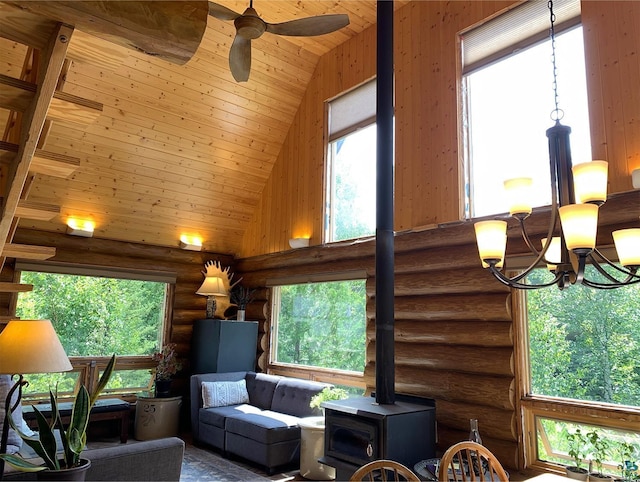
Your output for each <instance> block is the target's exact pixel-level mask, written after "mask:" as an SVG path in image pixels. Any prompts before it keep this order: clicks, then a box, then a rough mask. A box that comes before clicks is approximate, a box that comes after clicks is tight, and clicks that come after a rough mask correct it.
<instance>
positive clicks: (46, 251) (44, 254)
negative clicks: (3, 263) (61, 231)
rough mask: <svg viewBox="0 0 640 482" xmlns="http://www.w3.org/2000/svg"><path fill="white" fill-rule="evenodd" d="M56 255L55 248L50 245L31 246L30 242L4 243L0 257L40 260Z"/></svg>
mask: <svg viewBox="0 0 640 482" xmlns="http://www.w3.org/2000/svg"><path fill="white" fill-rule="evenodd" d="M55 255H56V248H54V247H51V246H33V245H31V244H13V243H11V244H6V245H5V246H4V249H3V250H2V257H4V258H17V259H30V260H37V261H42V260H45V259H49V258H53V257H54V256H55Z"/></svg>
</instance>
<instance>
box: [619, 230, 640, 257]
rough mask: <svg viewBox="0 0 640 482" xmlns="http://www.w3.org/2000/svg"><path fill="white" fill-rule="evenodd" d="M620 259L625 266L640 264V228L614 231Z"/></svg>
mask: <svg viewBox="0 0 640 482" xmlns="http://www.w3.org/2000/svg"><path fill="white" fill-rule="evenodd" d="M613 242H614V243H615V245H616V251H617V253H618V259H619V260H620V264H621V265H623V266H640V228H632V229H621V230H619V231H614V232H613Z"/></svg>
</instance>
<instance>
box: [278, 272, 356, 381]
mask: <svg viewBox="0 0 640 482" xmlns="http://www.w3.org/2000/svg"><path fill="white" fill-rule="evenodd" d="M358 280H361V281H364V283H365V286H366V281H367V275H366V271H362V270H353V271H346V272H339V273H331V274H326V273H324V274H320V275H313V274H305V275H300V276H290V277H284V278H277V279H271V280H267V282H266V286H267V288H268V289H269V291H270V292H271V296H270V298H271V304H270V307H271V324H270V333H269V353H268V357H267V371H268V372H269V373H272V374H274V375H281V376H288V377H296V378H303V379H308V380H314V381H319V382H325V383H332V384H334V385H345V386H349V387H355V388H360V389H363V390H364V389H366V383H365V380H364V367H363V370H362V372H357V371H351V370H340V369H332V368H324V367H313V366H306V365H296V364H293V363H285V362H279V361H276V360H275V354H276V353H277V347H278V340H277V336H278V315H279V311H280V300H281V298H280V290H279V289H278V288H280V287H281V286H290V285H296V284H304V283H330V282H335V281H358ZM365 296H366V298H367V299H368V296H367V295H366V294H365ZM365 337H366V325H365ZM363 350H364V352H365V362H366V339H365V347H364V348H363Z"/></svg>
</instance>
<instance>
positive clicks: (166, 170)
mask: <svg viewBox="0 0 640 482" xmlns="http://www.w3.org/2000/svg"><path fill="white" fill-rule="evenodd" d="M58 3H59V4H60V5H59V6H57V4H58ZM85 3H87V4H89V3H93V4H94V7H95V5H97V6H98V7H99V8H100V15H102V17H101V18H100V19H99V21H96V19H90V18H89V15H88V14H87V13H86V12H84V11H83V10H82V5H83V4H85ZM218 3H220V4H221V5H224V6H225V7H228V8H230V9H232V10H234V11H235V12H239V13H241V12H243V11H244V9H245V8H246V7H247V6H248V5H247V2H245V1H238V0H221V1H220V2H218ZM402 3H406V2H402ZM66 4H71V5H73V7H71V10H69V9H68V8H67V7H66V6H65V5H66ZM117 4H125V5H126V4H129V6H133V5H134V4H141V5H144V9H143V12H144V16H145V19H144V22H146V25H147V26H146V27H145V28H147V29H148V30H147V31H145V30H144V28H139V29H138V30H139V31H138V32H137V33H136V35H137V36H138V38H140V37H141V35H142V36H144V37H145V38H146V39H147V40H148V41H149V42H148V45H142V46H141V44H137V43H136V41H135V39H134V40H133V41H131V40H127V35H129V34H128V33H127V32H125V31H126V30H135V27H132V26H131V24H132V23H135V22H136V21H137V19H136V18H135V15H133V14H131V12H130V11H124V13H123V12H122V11H121V12H117V9H116V14H114V13H113V12H114V8H113V7H114V5H117ZM154 4H155V5H154ZM162 4H165V5H167V4H177V5H179V6H180V7H179V8H181V9H182V10H181V12H182V13H184V15H185V17H188V18H187V20H185V21H184V24H185V25H186V24H188V28H187V27H185V25H182V24H181V17H180V16H175V15H173V16H169V17H168V18H170V20H167V19H162V18H159V17H160V15H159V14H158V11H156V9H157V8H159V7H157V5H162ZM187 5H191V6H193V9H192V10H189V11H187V10H185V9H186V6H187ZM253 6H254V8H255V9H256V10H257V11H258V13H259V14H260V16H261V17H262V18H263V19H264V20H265V21H267V22H269V23H278V22H284V21H287V20H293V19H297V18H303V17H307V16H314V15H324V14H335V13H346V14H348V15H349V19H350V24H349V25H348V26H347V27H345V28H342V29H340V30H339V31H336V32H334V33H330V34H326V35H321V36H317V37H285V36H277V35H273V34H270V33H265V34H264V35H263V36H262V37H260V38H259V39H256V40H254V41H253V43H252V66H251V74H250V77H249V80H248V82H244V83H238V82H236V81H235V80H234V79H233V77H232V76H231V73H230V70H229V64H228V54H229V49H230V47H231V44H232V42H233V39H234V35H235V28H234V25H233V22H232V21H223V20H219V19H217V18H213V17H212V16H210V15H206V12H207V10H208V5H207V3H206V2H203V1H197V2H115V1H112V2H42V3H41V4H40V5H38V3H37V2H35V3H34V2H0V74H1V75H0V122H1V123H2V125H4V126H5V129H4V136H3V139H2V144H0V160H1V161H2V174H3V181H4V185H3V186H2V195H3V201H4V203H3V210H4V211H3V218H2V221H0V243H1V242H4V243H5V244H4V246H5V251H4V252H3V255H4V256H9V257H10V256H11V254H12V251H11V249H10V248H11V245H10V243H11V239H12V233H13V231H14V230H15V228H16V226H19V227H25V228H35V229H41V230H46V231H57V232H65V230H66V224H65V223H66V221H67V219H68V218H69V217H77V218H80V219H91V220H93V221H94V222H95V233H94V237H99V238H105V239H114V240H121V241H128V242H138V243H150V244H155V245H160V246H177V245H178V239H179V237H180V235H181V234H192V235H199V236H201V237H202V239H203V241H204V248H205V249H207V250H210V251H214V252H221V253H231V254H233V253H236V252H237V251H238V249H239V246H240V243H241V238H242V236H243V233H244V231H245V229H246V227H247V225H248V223H249V222H250V219H251V217H252V215H253V214H254V209H255V207H256V205H257V203H258V200H259V197H260V194H261V192H262V189H263V187H264V185H265V183H266V181H267V179H268V177H269V175H270V173H271V170H272V167H273V164H274V162H275V160H276V158H277V156H278V153H279V151H280V148H281V146H282V143H283V141H284V139H285V136H286V135H287V131H288V129H289V126H290V125H291V122H292V120H293V118H294V115H295V113H296V111H297V109H298V105H299V104H300V101H301V99H302V96H303V94H304V92H305V89H306V86H307V83H308V82H309V80H310V78H311V77H312V75H313V73H314V69H315V67H316V64H317V62H318V59H319V58H320V56H322V55H323V54H325V53H327V52H328V51H330V50H331V49H333V48H335V47H336V46H337V45H339V44H341V43H342V42H344V41H346V40H347V39H349V38H350V37H352V36H355V35H357V34H358V33H359V32H362V31H363V30H364V29H366V28H368V27H370V26H371V25H373V24H375V22H376V2H375V1H373V0H334V1H326V0H302V1H290V0H278V1H270V0H262V1H260V0H256V2H255V4H254V5H253ZM63 7H64V8H63ZM203 11H204V13H203ZM182 13H181V14H180V15H182ZM114 15H115V17H113V16H114ZM109 16H112V17H113V18H109ZM117 16H120V17H121V18H116V17H117ZM58 22H64V24H62V25H60V24H59V23H58ZM110 22H112V23H110ZM163 22H168V23H167V24H163ZM202 22H205V24H204V25H202V30H203V33H202V37H201V39H200V40H199V41H198V38H197V37H198V35H197V33H194V32H195V31H196V30H197V27H198V24H199V23H202ZM65 24H68V26H67V25H65ZM149 24H152V25H154V27H155V31H152V30H153V29H150V28H149V27H148V25H149ZM104 25H106V27H105V26H104ZM74 26H75V28H74ZM192 26H195V28H194V30H193V31H192V30H190V29H191V27H192ZM59 29H60V30H59ZM100 30H102V31H100ZM52 32H58V33H57V37H53V39H54V40H53V41H52V40H50V37H51V35H52ZM89 32H91V33H89ZM123 32H125V33H123ZM60 35H65V36H67V39H68V38H70V41H64V42H60ZM181 36H183V37H184V39H180V38H179V37H181ZM134 37H135V35H134ZM56 38H57V39H58V40H57V41H56ZM123 38H124V39H125V40H124V41H123ZM129 38H131V35H129ZM174 40H176V42H177V43H178V44H180V43H181V40H184V42H183V45H180V47H181V49H174V50H171V49H168V53H166V52H165V53H163V54H161V55H156V56H154V55H150V54H148V53H145V52H143V51H142V50H144V51H146V52H152V53H153V49H154V48H155V47H157V46H159V45H162V46H164V44H171V42H172V41H174ZM123 44H128V46H123ZM131 44H133V46H132V45H131ZM189 49H192V50H193V54H192V55H190V56H189V54H188V53H187V54H185V51H188V50H189ZM187 57H188V58H187ZM5 238H6V241H5ZM15 249H19V247H15ZM34 256H35V255H34ZM42 256H44V254H42Z"/></svg>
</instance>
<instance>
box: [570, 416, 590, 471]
mask: <svg viewBox="0 0 640 482" xmlns="http://www.w3.org/2000/svg"><path fill="white" fill-rule="evenodd" d="M565 438H566V439H567V442H568V444H569V449H568V453H569V456H570V457H571V458H572V459H573V463H574V465H567V466H566V467H565V470H566V472H567V477H569V478H570V479H575V480H587V478H588V477H589V471H588V470H587V469H586V468H584V467H582V464H583V463H584V459H585V457H586V456H587V443H588V440H587V437H586V435H585V434H583V433H582V431H581V430H580V428H577V429H576V430H575V431H574V432H569V431H567V435H566V437H565Z"/></svg>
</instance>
